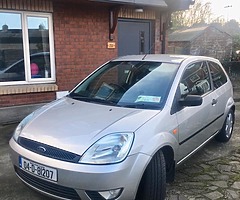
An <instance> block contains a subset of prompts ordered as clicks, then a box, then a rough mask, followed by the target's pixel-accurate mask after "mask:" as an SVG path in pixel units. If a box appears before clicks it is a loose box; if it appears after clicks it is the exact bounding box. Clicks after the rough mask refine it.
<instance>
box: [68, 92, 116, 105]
mask: <svg viewBox="0 0 240 200" xmlns="http://www.w3.org/2000/svg"><path fill="white" fill-rule="evenodd" d="M68 96H69V97H70V98H72V99H76V100H79V101H85V102H91V103H100V104H106V105H116V103H114V102H112V101H109V100H106V99H100V98H93V97H86V96H82V95H79V94H69V95H68Z"/></svg>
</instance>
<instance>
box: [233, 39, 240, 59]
mask: <svg viewBox="0 0 240 200" xmlns="http://www.w3.org/2000/svg"><path fill="white" fill-rule="evenodd" d="M232 60H233V61H239V60H240V34H238V35H234V36H233V55H232Z"/></svg>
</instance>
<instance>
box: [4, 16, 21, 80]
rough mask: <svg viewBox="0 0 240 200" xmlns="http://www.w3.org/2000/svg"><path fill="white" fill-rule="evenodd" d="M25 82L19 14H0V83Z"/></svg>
mask: <svg viewBox="0 0 240 200" xmlns="http://www.w3.org/2000/svg"><path fill="white" fill-rule="evenodd" d="M4 81H25V69H24V59H23V36H22V23H21V14H18V13H4V12H3V13H0V82H4Z"/></svg>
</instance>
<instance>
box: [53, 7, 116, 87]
mask: <svg viewBox="0 0 240 200" xmlns="http://www.w3.org/2000/svg"><path fill="white" fill-rule="evenodd" d="M54 35H55V55H56V75H57V85H58V87H59V90H69V89H71V88H72V87H73V86H74V85H76V84H77V83H78V82H79V81H80V80H82V79H83V78H84V77H86V76H87V75H88V74H89V73H90V72H92V71H93V70H94V69H95V68H96V67H97V66H98V65H100V64H102V63H104V62H106V61H107V60H109V59H111V58H114V57H116V56H117V47H116V49H107V42H108V41H109V39H108V38H109V19H108V8H107V7H102V6H101V7H99V6H91V5H85V6H83V5H78V4H76V5H74V4H69V5H66V4H61V3H55V4H54ZM114 42H116V43H117V35H116V34H115V36H114Z"/></svg>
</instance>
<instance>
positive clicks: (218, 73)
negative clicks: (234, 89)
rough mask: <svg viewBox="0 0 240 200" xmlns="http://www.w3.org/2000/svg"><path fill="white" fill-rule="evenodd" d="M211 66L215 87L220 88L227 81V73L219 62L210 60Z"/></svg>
mask: <svg viewBox="0 0 240 200" xmlns="http://www.w3.org/2000/svg"><path fill="white" fill-rule="evenodd" d="M209 68H210V72H211V75H212V79H213V86H214V89H217V88H219V87H220V86H222V85H223V84H224V83H226V82H227V77H226V75H225V73H224V72H223V70H222V68H221V67H220V66H219V65H218V64H217V63H214V62H209Z"/></svg>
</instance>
